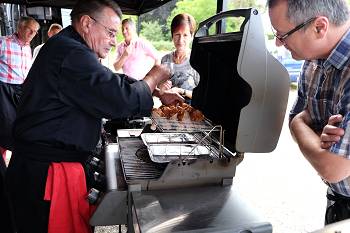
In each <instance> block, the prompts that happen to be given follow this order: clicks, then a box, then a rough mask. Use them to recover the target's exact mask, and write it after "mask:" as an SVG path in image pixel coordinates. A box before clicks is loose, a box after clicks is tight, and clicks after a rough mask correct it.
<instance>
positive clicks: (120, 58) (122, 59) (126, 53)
mask: <svg viewBox="0 0 350 233" xmlns="http://www.w3.org/2000/svg"><path fill="white" fill-rule="evenodd" d="M120 46H125V48H124V51H123V52H121V53H120V50H121V48H119V47H118V49H117V50H118V54H121V55H119V56H118V58H117V60H116V62H114V64H113V66H114V69H115V70H120V69H122V68H123V66H124V63H125V61H126V59H127V58H128V57H129V55H130V54H131V53H132V45H131V43H130V44H129V45H128V46H126V44H125V45H120Z"/></svg>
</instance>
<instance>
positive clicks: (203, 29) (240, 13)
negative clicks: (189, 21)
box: [195, 8, 257, 37]
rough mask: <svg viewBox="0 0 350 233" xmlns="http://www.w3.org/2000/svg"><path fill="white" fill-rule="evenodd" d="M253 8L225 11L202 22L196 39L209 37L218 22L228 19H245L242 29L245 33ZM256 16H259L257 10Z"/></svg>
mask: <svg viewBox="0 0 350 233" xmlns="http://www.w3.org/2000/svg"><path fill="white" fill-rule="evenodd" d="M251 11H252V8H247V9H236V10H229V11H223V12H220V13H218V14H216V15H214V16H212V17H210V18H208V19H206V20H204V21H203V22H201V23H200V24H199V25H198V30H197V32H196V34H195V37H202V36H208V35H209V28H210V27H211V26H212V25H213V24H215V23H216V22H218V21H220V20H223V19H225V18H228V17H243V18H244V21H243V23H242V25H241V27H240V31H241V32H243V29H244V26H245V24H246V23H247V21H248V20H249V18H250V15H251ZM253 13H254V14H257V10H256V9H254V10H253Z"/></svg>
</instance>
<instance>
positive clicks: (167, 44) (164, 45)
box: [152, 40, 174, 51]
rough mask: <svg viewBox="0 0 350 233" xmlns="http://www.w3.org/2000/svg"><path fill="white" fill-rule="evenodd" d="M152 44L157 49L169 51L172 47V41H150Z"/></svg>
mask: <svg viewBox="0 0 350 233" xmlns="http://www.w3.org/2000/svg"><path fill="white" fill-rule="evenodd" d="M152 44H153V46H154V47H155V48H156V49H157V50H158V51H171V50H173V49H174V44H173V42H172V41H164V40H163V41H152Z"/></svg>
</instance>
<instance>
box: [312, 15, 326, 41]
mask: <svg viewBox="0 0 350 233" xmlns="http://www.w3.org/2000/svg"><path fill="white" fill-rule="evenodd" d="M328 27H329V21H328V18H327V17H324V16H320V17H317V18H316V19H315V21H314V23H313V28H314V31H315V33H316V34H317V37H323V36H324V35H325V34H326V33H327V31H328Z"/></svg>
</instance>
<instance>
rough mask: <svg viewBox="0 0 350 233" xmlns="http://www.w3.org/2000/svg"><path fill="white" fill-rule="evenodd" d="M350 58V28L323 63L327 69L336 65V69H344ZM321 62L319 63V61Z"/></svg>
mask: <svg viewBox="0 0 350 233" xmlns="http://www.w3.org/2000/svg"><path fill="white" fill-rule="evenodd" d="M349 59H350V30H348V31H347V32H346V33H345V35H344V36H343V38H342V39H341V40H340V41H339V43H338V44H337V46H336V47H335V49H333V51H332V52H331V54H330V55H329V57H328V58H327V59H326V60H325V62H324V63H323V67H324V68H325V69H327V68H329V67H330V66H334V67H335V68H336V69H339V70H340V69H342V67H343V66H345V65H347V62H348V61H349ZM318 64H319V63H318Z"/></svg>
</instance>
